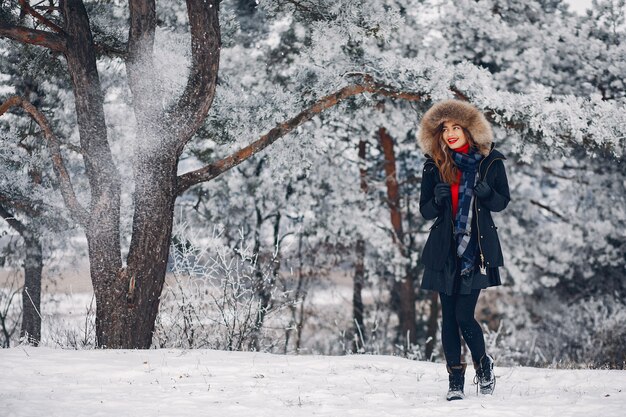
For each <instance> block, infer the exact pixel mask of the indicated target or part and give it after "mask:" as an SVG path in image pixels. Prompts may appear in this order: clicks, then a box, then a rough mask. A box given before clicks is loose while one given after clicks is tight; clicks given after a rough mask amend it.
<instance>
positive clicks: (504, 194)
mask: <svg viewBox="0 0 626 417" xmlns="http://www.w3.org/2000/svg"><path fill="white" fill-rule="evenodd" d="M492 169H493V171H494V176H493V178H494V180H493V183H489V185H490V186H491V189H492V190H493V192H492V193H491V195H490V196H489V197H488V198H486V199H485V200H481V202H482V204H483V206H484V207H485V208H486V209H487V210H489V211H492V212H497V211H502V210H504V209H505V208H506V206H507V205H508V204H509V201H511V194H510V193H509V181H508V180H507V178H506V171H505V169H504V162H503V161H502V160H501V159H499V160H497V161H495V162H494V163H493V168H492ZM487 180H489V178H487Z"/></svg>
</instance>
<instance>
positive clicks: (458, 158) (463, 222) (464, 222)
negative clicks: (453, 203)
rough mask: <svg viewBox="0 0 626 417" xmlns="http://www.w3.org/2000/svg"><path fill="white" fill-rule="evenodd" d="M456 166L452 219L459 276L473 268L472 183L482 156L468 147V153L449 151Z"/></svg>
mask: <svg viewBox="0 0 626 417" xmlns="http://www.w3.org/2000/svg"><path fill="white" fill-rule="evenodd" d="M450 152H451V155H452V159H453V160H454V163H455V164H456V166H457V168H458V169H460V170H461V181H460V182H459V208H458V210H457V213H456V218H455V220H454V238H455V241H456V253H457V255H459V256H460V257H461V276H469V275H470V274H471V272H472V271H473V270H474V264H475V259H476V252H477V249H478V246H477V242H476V238H473V239H472V230H471V225H472V204H473V202H474V185H476V181H477V180H478V166H479V163H480V160H481V159H483V156H482V155H481V154H480V153H478V152H476V150H475V149H470V151H469V153H467V154H464V153H460V152H454V151H452V150H451V151H450Z"/></svg>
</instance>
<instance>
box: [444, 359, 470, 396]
mask: <svg viewBox="0 0 626 417" xmlns="http://www.w3.org/2000/svg"><path fill="white" fill-rule="evenodd" d="M466 367H467V364H465V363H462V364H460V365H452V366H449V365H448V366H446V369H447V370H448V379H449V381H450V387H449V388H448V395H446V400H448V401H451V400H462V399H463V398H465V394H463V387H464V385H465V368H466Z"/></svg>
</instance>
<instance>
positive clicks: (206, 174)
mask: <svg viewBox="0 0 626 417" xmlns="http://www.w3.org/2000/svg"><path fill="white" fill-rule="evenodd" d="M362 93H372V94H380V95H383V96H388V97H392V98H401V99H404V100H410V101H420V100H423V99H424V96H423V95H422V94H420V93H415V92H408V91H401V90H394V89H392V88H390V87H388V86H387V85H384V84H381V83H377V82H375V81H373V80H372V78H371V77H369V76H367V75H365V76H363V81H362V82H360V83H355V84H351V85H348V86H346V87H343V88H342V89H340V90H339V91H337V92H335V93H332V94H329V95H327V96H324V97H322V98H321V99H319V100H318V101H316V102H315V103H314V104H313V105H312V106H310V107H309V108H307V109H305V110H303V111H302V112H300V113H299V114H298V115H296V116H295V117H293V118H291V119H289V120H287V121H285V122H282V123H279V124H278V125H277V126H276V127H274V128H273V129H271V130H270V131H269V132H267V133H266V134H265V135H263V136H261V137H260V138H259V139H257V140H256V141H255V142H253V143H251V144H250V145H248V146H245V147H243V148H241V149H239V150H238V151H236V152H234V153H233V154H231V155H229V156H227V157H226V158H223V159H220V160H219V161H216V162H213V163H212V164H209V165H207V166H205V167H203V168H200V169H197V170H195V171H191V172H188V173H186V174H183V175H181V176H179V177H178V195H180V194H182V193H183V192H184V191H185V190H187V189H188V188H189V187H191V186H193V185H195V184H199V183H201V182H206V181H210V180H212V179H213V178H215V177H217V176H218V175H220V174H222V173H223V172H225V171H228V170H229V169H231V168H233V167H235V166H237V165H239V164H240V163H242V162H243V161H245V160H246V159H248V158H250V157H251V156H253V155H256V154H257V153H259V152H260V151H262V150H263V149H265V148H267V147H268V146H269V145H271V144H272V143H274V142H275V141H276V140H278V139H280V138H282V137H283V136H285V135H286V134H288V133H290V132H291V131H293V130H294V129H295V128H297V127H298V126H300V125H302V124H303V123H305V122H307V121H309V120H311V119H312V118H313V117H315V116H317V115H318V114H320V113H322V112H323V111H324V110H327V109H329V108H331V107H333V106H335V105H337V104H339V103H340V102H342V101H343V100H345V99H347V98H349V97H353V96H356V95H359V94H362Z"/></svg>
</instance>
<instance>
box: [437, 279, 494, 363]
mask: <svg viewBox="0 0 626 417" xmlns="http://www.w3.org/2000/svg"><path fill="white" fill-rule="evenodd" d="M479 295H480V290H472V292H471V294H455V295H446V294H444V293H441V292H440V293H439V299H440V300H441V318H442V326H441V342H442V344H443V352H444V354H445V355H446V362H447V364H448V365H450V366H452V365H460V364H461V336H460V335H459V328H460V329H461V332H462V333H463V339H465V343H466V344H467V346H468V347H469V349H470V351H471V352H472V359H473V360H474V362H478V361H480V358H482V356H483V355H484V354H485V338H484V337H483V331H482V329H481V328H480V324H478V322H477V321H476V319H475V318H474V310H475V309H476V302H477V301H478V296H479Z"/></svg>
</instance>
